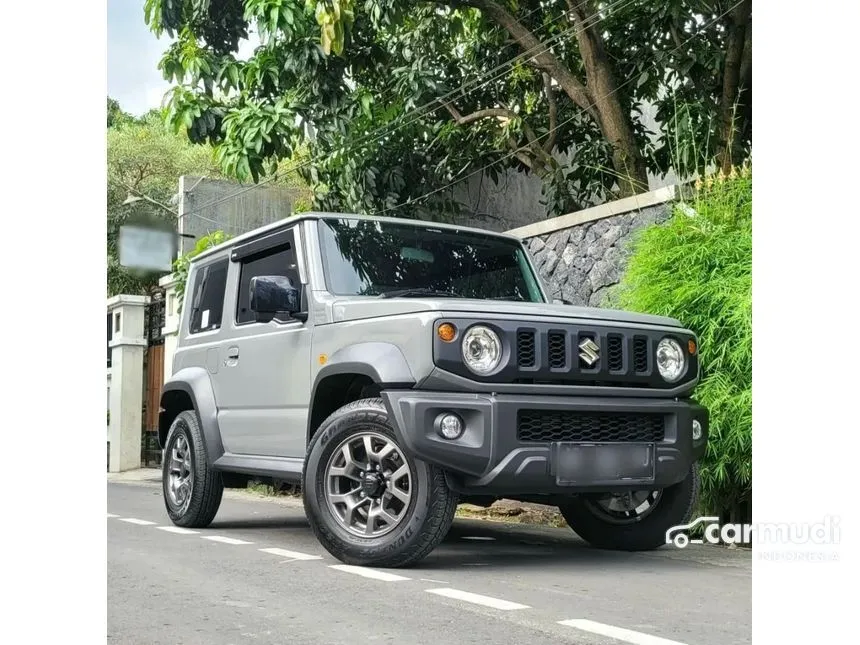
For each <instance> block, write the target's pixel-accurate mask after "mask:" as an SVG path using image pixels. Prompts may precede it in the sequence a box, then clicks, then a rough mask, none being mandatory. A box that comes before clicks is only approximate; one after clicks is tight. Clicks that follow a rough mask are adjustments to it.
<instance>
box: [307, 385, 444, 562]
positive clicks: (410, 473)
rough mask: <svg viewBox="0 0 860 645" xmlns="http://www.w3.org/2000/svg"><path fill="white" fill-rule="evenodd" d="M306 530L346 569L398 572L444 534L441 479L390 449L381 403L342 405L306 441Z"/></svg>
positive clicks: (390, 431) (427, 466)
mask: <svg viewBox="0 0 860 645" xmlns="http://www.w3.org/2000/svg"><path fill="white" fill-rule="evenodd" d="M302 490H303V491H304V506H305V512H306V514H307V516H308V521H309V522H310V525H311V528H312V529H313V531H314V534H315V535H316V537H317V539H318V540H319V541H320V543H321V544H322V545H323V547H324V548H325V549H326V550H327V551H328V552H329V553H331V554H332V555H333V556H334V557H336V558H337V559H338V560H340V561H342V562H345V563H347V564H354V565H362V566H379V567H405V566H409V565H411V564H414V563H416V562H418V561H419V560H421V559H423V558H424V557H425V556H427V555H428V554H429V553H430V552H431V551H432V550H433V549H434V548H436V546H437V545H438V544H439V542H441V541H442V539H443V538H444V537H445V535H446V534H447V533H448V530H449V529H450V527H451V522H452V521H453V519H454V511H455V510H456V506H457V499H456V495H455V494H454V493H453V492H452V491H451V490H450V489H449V488H448V485H447V483H446V482H445V476H444V474H443V473H442V471H441V470H440V469H439V468H437V467H436V466H433V465H431V464H427V463H424V462H422V461H418V460H416V459H413V458H412V457H411V456H410V455H408V454H407V453H406V452H405V451H404V450H403V448H402V447H401V446H400V445H399V443H398V442H397V438H396V436H395V434H394V431H393V429H392V428H391V424H390V422H389V420H388V413H387V411H386V409H385V406H384V405H383V403H382V400H381V399H378V398H377V399H362V400H360V401H355V402H353V403H349V404H347V405H345V406H343V407H342V408H340V409H339V410H337V411H336V412H335V413H334V414H332V415H331V416H330V417H329V418H328V419H326V420H325V421H323V423H322V425H321V426H320V428H319V430H318V431H317V432H316V434H315V435H314V438H313V439H312V440H311V444H310V446H309V447H308V455H307V459H306V461H305V471H304V476H303V482H302Z"/></svg>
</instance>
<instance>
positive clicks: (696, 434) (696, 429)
mask: <svg viewBox="0 0 860 645" xmlns="http://www.w3.org/2000/svg"><path fill="white" fill-rule="evenodd" d="M701 438H702V424H701V423H699V422H698V421H697V420H696V419H693V441H698V440H699V439H701Z"/></svg>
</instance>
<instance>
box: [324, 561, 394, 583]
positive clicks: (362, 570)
mask: <svg viewBox="0 0 860 645" xmlns="http://www.w3.org/2000/svg"><path fill="white" fill-rule="evenodd" d="M329 569H337V570H338V571H345V572H346V573H354V574H355V575H357V576H364V577H365V578H373V579H374V580H382V581H383V582H397V581H398V580H409V578H406V577H404V576H398V575H396V574H394V573H386V572H385V571H376V570H375V569H368V568H367V567H355V566H353V565H351V564H330V565H329Z"/></svg>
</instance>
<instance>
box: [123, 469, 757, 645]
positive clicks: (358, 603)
mask: <svg viewBox="0 0 860 645" xmlns="http://www.w3.org/2000/svg"><path fill="white" fill-rule="evenodd" d="M107 497H108V519H107V531H108V643H123V644H125V643H130V644H131V643H133V644H136V645H137V644H141V645H143V644H145V645H160V644H168V643H169V644H172V645H175V644H182V645H197V644H198V643H199V644H200V645H228V644H239V643H243V644H244V643H261V644H262V643H266V644H268V643H283V644H290V645H293V644H295V645H317V644H320V645H322V644H325V645H333V644H338V645H339V644H341V643H343V644H350V645H352V644H355V645H365V644H371V643H372V644H376V643H392V644H394V643H396V644H398V645H425V644H426V645H443V644H448V643H451V644H457V645H459V644H461V643H463V644H465V643H476V644H477V643H482V644H483V643H486V644H502V643H517V644H520V643H522V644H523V645H559V644H562V643H576V644H577V645H611V644H614V645H619V644H623V643H635V644H637V645H677V644H678V643H681V644H686V645H723V644H724V643H733V644H738V643H749V642H751V614H752V608H751V602H752V599H751V596H752V589H751V587H752V584H751V582H752V576H751V558H750V554H749V552H748V551H743V550H728V549H723V548H719V547H713V546H697V545H690V546H688V547H687V548H686V549H683V550H678V549H672V548H669V547H664V548H662V549H660V550H658V551H654V552H650V553H637V554H629V553H613V552H607V551H599V550H596V549H592V548H590V547H588V546H586V545H585V544H584V543H583V542H582V541H580V540H579V539H578V538H577V537H576V536H575V535H574V534H573V532H572V531H570V530H569V529H550V528H525V527H523V526H521V525H517V524H500V523H495V522H486V521H480V520H456V521H455V523H454V527H453V528H452V530H451V533H450V535H449V536H448V538H447V539H446V541H445V542H444V543H443V544H442V545H440V547H438V548H437V549H436V550H435V551H434V552H433V553H432V554H431V555H430V556H429V557H428V558H427V559H426V560H424V561H423V562H422V563H421V564H420V565H419V566H418V567H416V568H411V569H408V570H403V569H401V570H381V569H362V568H357V567H343V568H341V563H339V562H338V561H337V560H335V559H334V558H333V557H331V556H330V555H329V554H328V553H327V552H326V551H325V550H324V549H323V548H322V547H321V546H320V545H319V544H318V543H317V541H316V539H315V538H314V536H313V534H312V533H311V531H310V529H309V528H308V525H307V521H306V520H305V517H304V513H303V511H302V508H301V503H300V502H299V501H298V500H292V499H277V500H271V499H257V498H254V497H252V496H250V495H248V494H247V493H242V492H233V491H228V492H227V493H225V498H224V501H223V502H222V504H221V509H220V511H219V513H218V515H217V517H216V518H215V521H214V522H213V523H212V525H211V526H210V527H209V528H207V529H204V530H197V531H194V532H185V531H184V530H180V531H177V530H176V527H173V526H172V525H171V523H170V521H169V520H168V518H167V515H166V513H165V511H164V503H163V501H162V498H161V489H160V487H159V486H158V485H157V484H154V483H144V482H140V483H133V484H132V483H117V482H109V483H108V491H107Z"/></svg>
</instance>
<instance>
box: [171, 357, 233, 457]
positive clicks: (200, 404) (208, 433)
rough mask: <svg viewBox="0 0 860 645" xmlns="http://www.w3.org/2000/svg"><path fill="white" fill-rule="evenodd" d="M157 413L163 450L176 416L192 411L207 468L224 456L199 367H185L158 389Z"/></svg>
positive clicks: (205, 379) (212, 403) (204, 376)
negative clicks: (198, 425)
mask: <svg viewBox="0 0 860 645" xmlns="http://www.w3.org/2000/svg"><path fill="white" fill-rule="evenodd" d="M160 407H161V410H160V411H159V413H158V443H159V446H161V448H162V449H163V448H164V447H165V444H166V443H167V433H168V432H169V431H170V426H171V425H172V424H173V421H174V420H175V419H176V417H177V416H179V414H180V413H181V412H183V411H185V410H193V411H194V413H195V414H196V415H197V422H198V423H199V424H200V428H201V430H202V431H203V436H204V438H205V441H206V445H205V449H206V458H207V461H208V462H209V464H210V465H211V464H212V463H213V462H214V461H215V460H216V459H218V458H219V457H220V456H221V455H223V454H224V446H223V444H222V443H221V431H220V429H219V427H218V407H217V405H216V404H215V393H214V391H213V389H212V382H211V381H210V379H209V374H208V373H207V372H206V371H205V370H204V369H203V368H193V367H192V368H185V369H182V370H180V371H178V372H177V373H176V374H174V375H173V376H172V377H171V378H170V380H168V381H167V382H166V383H165V384H164V386H163V387H162V389H161V403H160Z"/></svg>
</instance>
